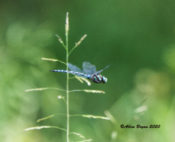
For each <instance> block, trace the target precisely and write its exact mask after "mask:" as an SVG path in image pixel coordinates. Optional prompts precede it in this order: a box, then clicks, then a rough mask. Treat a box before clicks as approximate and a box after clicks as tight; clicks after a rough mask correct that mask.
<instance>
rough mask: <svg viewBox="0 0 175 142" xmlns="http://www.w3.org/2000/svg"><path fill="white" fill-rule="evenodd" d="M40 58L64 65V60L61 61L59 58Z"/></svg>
mask: <svg viewBox="0 0 175 142" xmlns="http://www.w3.org/2000/svg"><path fill="white" fill-rule="evenodd" d="M41 60H43V61H50V62H59V63H61V64H64V65H66V63H65V62H63V61H61V60H59V59H53V58H45V57H42V58H41Z"/></svg>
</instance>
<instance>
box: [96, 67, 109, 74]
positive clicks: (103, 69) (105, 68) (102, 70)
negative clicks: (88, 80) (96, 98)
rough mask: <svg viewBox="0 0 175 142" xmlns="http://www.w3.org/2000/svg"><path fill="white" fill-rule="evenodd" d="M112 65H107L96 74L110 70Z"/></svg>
mask: <svg viewBox="0 0 175 142" xmlns="http://www.w3.org/2000/svg"><path fill="white" fill-rule="evenodd" d="M109 67H110V65H107V66H106V67H104V68H103V69H101V70H99V71H97V72H96V74H100V73H101V72H102V71H104V70H105V69H107V68H109Z"/></svg>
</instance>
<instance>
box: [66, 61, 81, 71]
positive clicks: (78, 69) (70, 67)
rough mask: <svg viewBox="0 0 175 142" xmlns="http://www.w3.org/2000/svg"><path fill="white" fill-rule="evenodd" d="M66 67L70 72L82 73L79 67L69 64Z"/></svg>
mask: <svg viewBox="0 0 175 142" xmlns="http://www.w3.org/2000/svg"><path fill="white" fill-rule="evenodd" d="M68 67H69V69H70V70H71V71H75V72H82V70H81V69H80V68H79V67H77V66H75V65H72V64H71V63H68Z"/></svg>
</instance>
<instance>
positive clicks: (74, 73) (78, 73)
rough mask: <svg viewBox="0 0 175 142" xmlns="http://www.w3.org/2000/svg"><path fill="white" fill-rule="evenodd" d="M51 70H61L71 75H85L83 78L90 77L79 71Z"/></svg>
mask: <svg viewBox="0 0 175 142" xmlns="http://www.w3.org/2000/svg"><path fill="white" fill-rule="evenodd" d="M52 71H53V72H63V73H70V74H73V75H77V76H81V77H85V78H88V79H89V78H90V76H89V75H88V74H84V73H81V72H75V71H67V70H52Z"/></svg>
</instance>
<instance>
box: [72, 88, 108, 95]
mask: <svg viewBox="0 0 175 142" xmlns="http://www.w3.org/2000/svg"><path fill="white" fill-rule="evenodd" d="M69 92H86V93H94V94H105V92H104V91H103V90H88V89H84V90H71V91H69Z"/></svg>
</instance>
